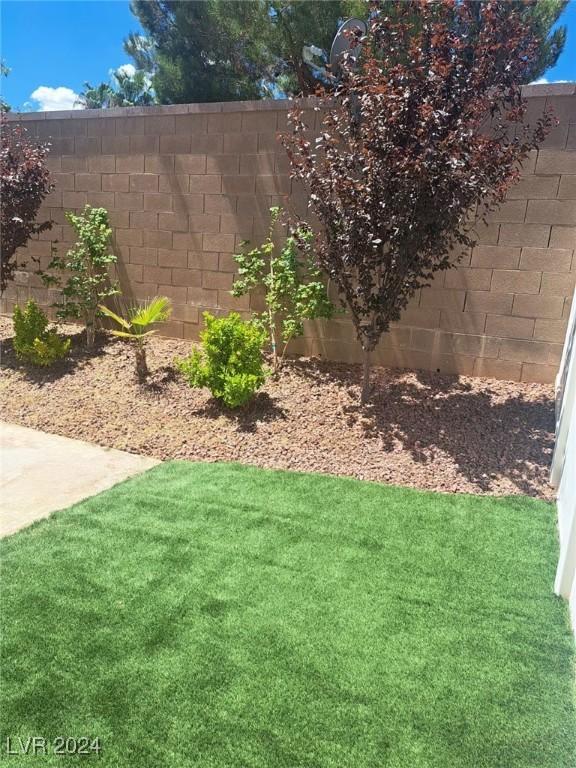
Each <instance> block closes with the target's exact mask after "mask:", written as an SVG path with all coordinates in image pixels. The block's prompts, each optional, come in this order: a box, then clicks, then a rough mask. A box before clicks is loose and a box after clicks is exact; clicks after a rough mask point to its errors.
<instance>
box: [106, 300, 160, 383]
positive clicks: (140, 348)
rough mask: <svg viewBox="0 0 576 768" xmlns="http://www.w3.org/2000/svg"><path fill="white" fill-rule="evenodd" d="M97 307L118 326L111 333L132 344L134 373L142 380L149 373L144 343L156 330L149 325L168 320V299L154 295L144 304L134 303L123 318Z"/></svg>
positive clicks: (109, 310)
mask: <svg viewBox="0 0 576 768" xmlns="http://www.w3.org/2000/svg"><path fill="white" fill-rule="evenodd" d="M99 309H100V311H101V312H102V314H103V315H105V316H106V317H109V318H110V319H111V320H113V321H114V322H115V323H117V325H119V326H120V329H121V330H117V329H114V330H113V331H111V333H112V334H113V335H114V336H118V337H119V338H121V339H128V340H129V341H131V342H132V343H133V344H134V350H135V353H136V375H137V376H138V378H139V379H140V381H143V380H144V379H145V378H146V377H147V376H148V373H149V371H148V361H147V359H146V344H147V342H148V339H149V338H150V336H152V335H153V334H155V333H156V330H155V329H151V328H150V326H152V325H156V324H157V323H162V322H164V321H165V320H168V318H169V317H170V314H171V312H172V306H171V303H170V299H169V298H167V297H166V296H156V297H155V298H154V299H150V301H147V302H146V303H145V304H135V305H134V306H132V307H129V308H128V310H127V312H126V317H125V318H124V317H121V316H120V315H117V314H116V312H113V311H112V310H111V309H108V307H105V306H104V305H102V304H101V305H100V307H99Z"/></svg>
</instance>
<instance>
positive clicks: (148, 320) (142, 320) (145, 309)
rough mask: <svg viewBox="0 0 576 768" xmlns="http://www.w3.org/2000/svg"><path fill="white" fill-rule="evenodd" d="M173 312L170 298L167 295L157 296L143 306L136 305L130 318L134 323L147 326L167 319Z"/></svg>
mask: <svg viewBox="0 0 576 768" xmlns="http://www.w3.org/2000/svg"><path fill="white" fill-rule="evenodd" d="M171 312H172V302H171V301H170V299H169V298H168V297H167V296H155V297H154V298H153V299H150V301H148V302H146V303H145V304H143V305H142V306H139V307H135V308H134V310H132V312H131V313H130V320H131V322H132V324H133V325H138V326H140V327H146V326H148V325H153V324H154V323H161V322H163V321H164V320H167V319H168V318H169V317H170V313H171Z"/></svg>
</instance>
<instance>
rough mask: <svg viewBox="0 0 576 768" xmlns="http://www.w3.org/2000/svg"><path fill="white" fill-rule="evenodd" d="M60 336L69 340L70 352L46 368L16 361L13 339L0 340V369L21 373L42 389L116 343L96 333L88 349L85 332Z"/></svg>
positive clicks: (103, 334) (106, 336) (102, 334)
mask: <svg viewBox="0 0 576 768" xmlns="http://www.w3.org/2000/svg"><path fill="white" fill-rule="evenodd" d="M61 335H62V336H64V337H65V338H68V339H70V340H71V342H72V343H71V345H70V352H69V353H68V355H67V356H66V357H65V358H64V359H63V360H58V361H57V362H55V363H54V364H53V365H50V366H47V367H43V366H36V365H31V364H30V363H25V362H23V361H22V360H18V358H17V357H16V353H15V352H14V346H13V343H12V342H13V337H10V338H7V339H2V342H1V347H2V367H3V368H6V369H8V370H12V371H16V372H18V373H21V374H23V375H24V376H25V377H26V378H27V379H28V380H29V381H31V382H33V383H34V384H36V385H37V386H38V387H43V386H44V385H46V384H51V383H52V382H54V381H57V380H58V379H60V378H62V377H63V376H66V375H67V374H70V373H73V372H74V371H75V370H76V369H77V368H82V367H84V366H85V365H87V364H89V363H90V361H91V360H93V359H94V358H95V357H99V356H100V355H102V354H104V350H105V348H106V347H109V346H110V345H111V344H114V343H117V342H116V340H115V339H112V338H111V337H110V336H108V335H107V334H106V333H102V332H98V333H97V334H96V339H95V340H94V346H93V347H91V348H90V349H88V348H87V347H86V333H85V331H79V332H78V333H69V334H61Z"/></svg>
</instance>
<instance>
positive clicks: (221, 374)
mask: <svg viewBox="0 0 576 768" xmlns="http://www.w3.org/2000/svg"><path fill="white" fill-rule="evenodd" d="M204 322H205V323H206V328H205V330H204V331H202V333H201V334H200V340H201V342H202V351H201V352H199V351H195V352H192V354H191V355H190V356H189V357H187V358H185V359H183V360H177V361H176V365H177V366H178V368H179V370H180V371H181V373H182V374H183V375H184V376H185V377H186V379H187V380H188V383H189V384H190V386H191V387H208V389H209V390H210V391H211V392H212V394H213V395H214V397H215V398H217V399H218V400H221V401H222V402H223V403H224V404H225V405H227V406H228V407H229V408H238V407H239V406H241V405H245V404H246V403H247V402H248V401H249V400H250V398H251V397H253V395H254V393H255V392H256V390H257V389H259V388H260V387H261V386H262V384H263V383H264V380H265V379H266V370H265V368H264V359H263V355H262V348H263V346H264V344H265V342H266V334H265V332H264V331H262V330H261V329H260V328H258V327H257V326H256V325H255V324H254V323H253V322H250V321H248V322H247V321H244V320H242V318H241V317H240V315H238V314H237V313H236V312H231V313H230V314H229V315H228V316H227V317H214V316H213V315H211V314H210V313H209V312H205V313H204Z"/></svg>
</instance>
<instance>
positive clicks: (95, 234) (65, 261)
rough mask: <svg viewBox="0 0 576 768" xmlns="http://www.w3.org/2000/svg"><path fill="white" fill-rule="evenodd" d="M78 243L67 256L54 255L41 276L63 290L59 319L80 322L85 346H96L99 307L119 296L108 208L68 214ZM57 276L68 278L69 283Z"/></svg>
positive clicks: (67, 216) (47, 283)
mask: <svg viewBox="0 0 576 768" xmlns="http://www.w3.org/2000/svg"><path fill="white" fill-rule="evenodd" d="M66 218H67V219H68V221H69V222H70V224H71V225H72V227H73V228H74V230H75V232H76V234H77V236H78V242H77V243H76V245H75V246H74V247H73V248H71V249H70V250H69V251H68V253H67V254H66V256H63V257H62V256H60V255H59V254H58V253H56V252H55V253H54V255H53V258H52V260H51V262H50V264H49V265H48V272H45V273H42V278H43V280H44V283H45V284H46V285H48V286H58V287H60V288H61V293H62V299H61V301H57V302H56V303H55V304H54V306H55V307H56V308H57V310H58V312H57V314H58V317H60V318H62V319H69V318H71V319H78V320H81V321H82V322H83V323H84V325H85V327H86V345H87V346H88V347H91V346H92V345H93V344H94V337H95V333H96V323H97V320H98V316H99V305H100V304H101V302H102V301H103V300H104V299H106V298H107V297H109V296H112V295H114V294H116V293H119V290H118V287H117V285H116V284H115V283H113V282H111V280H110V265H111V264H115V263H116V261H117V259H116V256H115V255H114V254H113V253H111V252H110V249H109V241H110V236H111V234H112V230H111V229H110V225H109V221H108V212H107V211H106V209H105V208H92V206H90V205H86V206H85V207H84V210H83V211H82V213H79V214H75V213H71V212H67V213H66ZM54 271H56V272H65V273H67V274H68V277H67V278H66V281H65V282H63V278H62V277H61V276H60V275H59V274H54Z"/></svg>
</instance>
